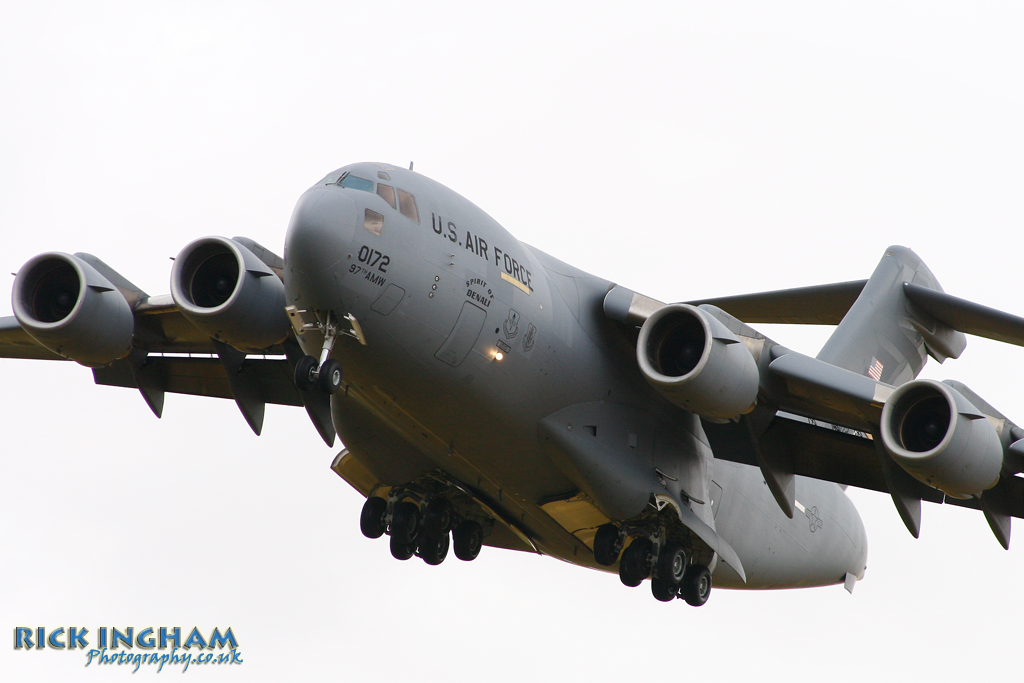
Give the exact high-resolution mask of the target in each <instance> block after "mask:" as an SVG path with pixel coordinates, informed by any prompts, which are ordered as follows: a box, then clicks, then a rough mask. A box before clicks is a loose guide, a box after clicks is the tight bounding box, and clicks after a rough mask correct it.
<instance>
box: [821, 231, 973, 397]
mask: <svg viewBox="0 0 1024 683" xmlns="http://www.w3.org/2000/svg"><path fill="white" fill-rule="evenodd" d="M904 282H910V283H912V284H915V285H918V286H921V287H927V288H928V289H934V290H936V291H939V292H941V291H942V287H941V286H939V283H938V281H937V280H936V279H935V276H934V275H932V272H931V271H930V270H928V266H926V265H925V264H924V262H923V261H921V259H920V257H918V255H917V254H915V253H914V252H913V251H911V250H910V249H907V248H906V247H899V246H893V247H889V248H888V249H886V251H885V255H884V256H883V257H882V260H881V261H879V263H878V267H876V268H875V272H874V273H872V274H871V278H870V279H869V280H868V281H867V284H866V285H864V289H863V290H862V291H861V293H860V296H859V297H857V300H856V301H855V302H854V304H853V306H852V307H851V308H850V310H849V312H847V314H846V316H845V317H844V318H843V320H842V322H841V323H839V326H838V327H837V328H836V331H835V332H833V333H832V336H831V337H829V340H828V341H827V342H825V345H824V346H823V347H822V348H821V351H820V352H819V353H818V356H817V357H818V359H819V360H823V361H825V362H827V363H831V364H832V365H836V366H839V367H841V368H845V369H847V370H850V371H852V372H856V373H859V374H862V375H866V376H868V377H871V378H872V379H874V380H875V381H878V382H885V383H886V384H891V385H894V386H898V385H900V384H903V383H904V382H907V381H909V380H911V379H914V378H915V377H917V375H918V373H919V372H921V368H923V367H924V364H925V361H926V360H927V357H928V356H929V355H930V356H932V357H933V358H935V359H936V360H937V361H939V362H940V363H941V362H942V361H944V360H945V359H946V358H957V357H959V355H960V354H961V353H962V352H963V350H964V348H966V346H967V339H966V337H964V334H963V333H962V332H958V331H956V330H954V329H953V328H951V327H948V326H947V325H945V324H943V323H940V322H938V321H937V320H935V319H934V318H932V317H931V316H930V315H928V314H927V313H925V312H923V311H921V310H917V309H915V307H914V305H913V304H912V303H911V302H910V301H909V300H908V299H907V298H906V295H905V294H904V293H903V283H904Z"/></svg>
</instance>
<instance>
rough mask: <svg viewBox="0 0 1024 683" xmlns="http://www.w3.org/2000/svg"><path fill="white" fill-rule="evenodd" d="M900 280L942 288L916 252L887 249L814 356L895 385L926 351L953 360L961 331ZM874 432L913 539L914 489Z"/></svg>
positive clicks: (962, 340) (917, 526)
mask: <svg viewBox="0 0 1024 683" xmlns="http://www.w3.org/2000/svg"><path fill="white" fill-rule="evenodd" d="M906 282H909V283H911V284H914V285H918V286H920V287H924V288H927V289H931V290H935V291H939V292H941V291H942V287H940V286H939V283H938V281H937V280H936V279H935V276H934V275H932V272H931V271H930V270H928V266H926V265H925V264H924V262H922V261H921V259H920V257H919V256H918V255H917V254H915V253H914V252H912V251H911V250H910V249H907V248H906V247H899V246H893V247H889V248H888V249H886V251H885V255H884V256H882V260H881V261H879V263H878V266H877V267H876V268H875V272H874V273H872V274H871V278H870V279H868V281H867V284H865V285H864V289H863V290H862V291H861V293H860V296H859V297H857V300H856V301H855V302H854V304H853V306H852V307H851V308H850V310H849V311H848V312H847V313H846V316H845V317H843V320H842V322H840V323H839V326H838V327H837V328H836V331H835V332H833V333H832V336H831V337H829V339H828V341H827V342H825V345H824V346H823V347H822V348H821V351H820V352H819V353H818V359H819V360H823V361H826V362H828V363H831V364H832V365H838V366H839V367H842V368H845V369H847V370H851V371H853V372H857V373H861V374H865V375H867V376H868V377H871V378H872V379H874V380H875V381H876V382H885V383H886V384H891V385H894V386H895V385H900V384H904V383H905V382H908V381H910V380H912V379H914V378H915V377H917V375H918V373H919V372H921V368H923V367H924V364H925V362H926V361H927V360H928V358H927V356H929V355H930V356H932V357H933V358H935V360H937V361H939V362H940V363H941V362H942V361H944V360H946V359H947V358H958V357H959V356H960V354H961V353H963V350H964V349H965V348H966V347H967V338H966V337H965V336H964V333H963V332H959V331H957V330H955V329H953V328H952V327H950V326H949V325H947V324H945V323H943V322H940V321H938V320H936V319H935V318H934V317H933V316H931V315H929V314H928V313H926V312H925V311H924V310H923V309H922V308H921V307H920V306H916V307H915V305H914V304H913V303H912V302H911V301H910V300H909V299H907V296H906V294H905V288H904V286H903V284H904V283H906ZM874 436H875V437H876V438H875V445H876V450H877V452H878V459H879V463H880V464H881V466H882V474H883V476H884V477H885V481H886V485H887V487H888V489H889V493H890V494H891V495H892V501H893V503H894V504H895V505H896V510H897V511H898V512H899V514H900V517H901V518H902V519H903V523H904V524H906V526H907V529H908V530H909V531H910V533H911V534H913V536H914V537H915V538H917V537H918V536H919V535H920V533H921V499H920V498H918V497H917V496H916V495H914V494H913V493H911V492H912V491H914V488H913V482H912V481H910V480H909V479H908V477H909V475H907V473H906V472H904V471H903V470H902V469H900V468H899V467H898V466H897V465H896V463H895V462H893V461H892V459H891V458H890V457H889V455H888V454H887V453H885V451H884V450H883V449H882V447H881V445H880V444H881V439H880V438H878V437H879V435H878V434H875V435H874Z"/></svg>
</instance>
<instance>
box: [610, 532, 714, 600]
mask: <svg viewBox="0 0 1024 683" xmlns="http://www.w3.org/2000/svg"><path fill="white" fill-rule="evenodd" d="M632 533H633V534H634V538H633V540H632V542H631V543H630V544H629V545H628V546H626V549H625V551H623V550H622V548H623V546H624V545H625V543H626V536H627V531H626V529H624V528H620V527H618V526H616V525H615V524H612V523H608V524H603V525H601V526H599V527H598V528H597V533H596V534H595V535H594V559H595V560H596V561H597V563H598V564H600V565H602V566H605V567H610V566H611V565H613V564H615V562H616V560H618V562H619V580H620V581H622V583H623V584H624V585H626V586H629V587H630V588H635V587H636V586H639V585H640V584H641V583H643V581H644V580H645V579H648V578H649V579H651V593H653V594H654V597H655V598H656V599H658V600H660V601H662V602H669V601H671V600H673V599H674V598H681V599H683V600H685V601H686V602H687V604H690V605H693V606H694V607H700V606H701V605H703V604H704V603H706V602H707V601H708V598H709V597H710V595H711V572H710V571H709V570H708V568H707V567H706V566H705V565H703V564H698V563H696V562H695V561H693V559H692V552H691V551H688V550H687V548H686V546H685V545H683V543H681V542H680V541H678V540H674V539H670V538H667V534H666V533H665V532H664V531H663V530H659V531H658V532H655V533H650V534H648V533H641V532H640V530H639V529H636V530H633V532H632ZM620 553H621V559H620V557H619V556H620Z"/></svg>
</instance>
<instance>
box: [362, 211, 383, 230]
mask: <svg viewBox="0 0 1024 683" xmlns="http://www.w3.org/2000/svg"><path fill="white" fill-rule="evenodd" d="M363 227H364V228H366V229H367V230H369V231H370V232H372V233H373V234H374V235H379V234H380V232H381V230H383V229H384V216H382V215H380V214H379V213H377V212H376V211H374V210H373V209H364V210H363Z"/></svg>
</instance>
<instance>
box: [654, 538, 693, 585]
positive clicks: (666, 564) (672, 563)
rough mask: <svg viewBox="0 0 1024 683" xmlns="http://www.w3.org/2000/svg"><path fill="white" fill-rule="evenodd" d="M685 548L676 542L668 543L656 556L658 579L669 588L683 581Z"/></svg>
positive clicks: (685, 563) (685, 559)
mask: <svg viewBox="0 0 1024 683" xmlns="http://www.w3.org/2000/svg"><path fill="white" fill-rule="evenodd" d="M686 561H687V557H686V548H684V547H683V544H682V543H679V542H678V541H669V542H668V543H666V544H665V547H663V548H662V549H661V552H660V553H659V554H658V571H657V575H658V578H659V579H660V580H661V581H662V583H664V584H666V585H669V586H678V585H679V584H680V583H682V581H683V576H684V575H685V573H686V565H687V562H686Z"/></svg>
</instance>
